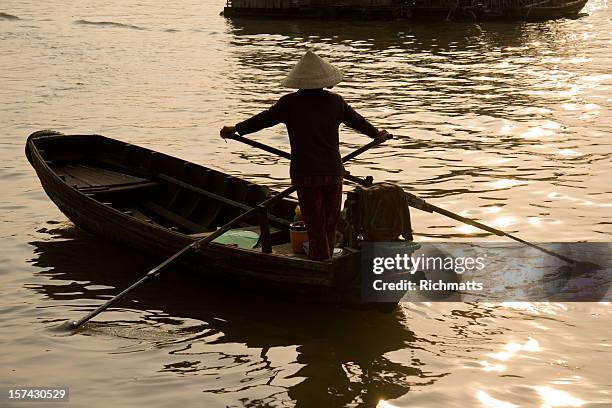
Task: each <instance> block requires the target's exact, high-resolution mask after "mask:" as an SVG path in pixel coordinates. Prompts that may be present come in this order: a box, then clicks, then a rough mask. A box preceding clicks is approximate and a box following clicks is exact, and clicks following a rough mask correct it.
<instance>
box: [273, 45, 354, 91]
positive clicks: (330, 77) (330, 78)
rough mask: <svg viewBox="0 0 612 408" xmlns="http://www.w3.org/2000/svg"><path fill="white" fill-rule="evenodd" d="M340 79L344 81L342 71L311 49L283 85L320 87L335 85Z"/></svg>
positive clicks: (299, 87) (306, 87) (303, 87)
mask: <svg viewBox="0 0 612 408" xmlns="http://www.w3.org/2000/svg"><path fill="white" fill-rule="evenodd" d="M340 81H342V73H341V72H340V71H339V70H338V69H336V68H334V66H333V65H332V64H330V63H329V62H327V61H325V60H324V59H323V58H321V57H319V56H318V55H317V54H315V53H314V52H312V51H310V50H309V51H307V52H306V54H304V56H303V57H302V58H301V59H300V61H299V62H298V63H297V64H295V66H294V67H293V69H292V70H291V72H289V75H287V78H285V79H284V80H283V82H282V85H283V86H285V87H287V88H297V89H319V88H327V87H330V86H334V85H336V84H337V83H338V82H340Z"/></svg>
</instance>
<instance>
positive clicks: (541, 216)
mask: <svg viewBox="0 0 612 408" xmlns="http://www.w3.org/2000/svg"><path fill="white" fill-rule="evenodd" d="M222 6H223V2H222V1H215V2H213V1H208V0H205V1H204V2H196V1H189V0H181V1H179V2H174V3H168V2H161V1H149V2H145V3H143V2H120V1H108V2H103V3H100V2H94V1H80V2H74V4H73V3H70V2H59V1H56V0H52V1H49V2H28V1H26V2H17V1H13V0H4V1H3V2H2V3H1V4H0V72H2V76H1V80H0V85H1V86H0V119H1V120H0V129H1V130H2V137H1V139H0V143H1V145H0V146H1V150H0V159H1V161H2V164H1V165H0V180H1V183H2V196H1V197H0V211H1V214H2V215H1V217H0V223H1V224H0V234H1V237H2V252H1V255H0V259H1V260H2V261H1V263H0V285H1V286H0V287H2V301H1V305H2V308H1V309H0V327H1V329H0V330H1V331H0V338H1V339H2V352H1V353H0V367H1V368H0V370H1V371H0V373H1V377H0V379H1V380H0V383H1V384H0V385H6V386H24V385H41V386H50V385H57V386H69V387H70V398H71V402H70V406H88V407H89V406H109V405H113V404H114V405H116V406H140V405H145V404H146V405H147V406H150V407H167V406H176V405H178V404H183V405H185V406H195V405H199V406H274V407H279V406H300V407H316V406H321V407H323V406H330V407H331V406H363V407H366V406H374V405H376V404H378V405H379V406H380V407H391V406H398V407H403V406H406V407H407V406H410V407H439V406H447V407H465V406H485V407H504V408H505V407H515V406H520V407H531V406H533V407H579V406H582V407H610V406H612V395H611V393H612V384H611V381H610V376H609V366H610V334H611V333H610V329H609V327H610V323H611V321H612V312H611V310H610V307H609V305H608V304H596V303H586V304H569V303H568V304H562V303H552V304H527V303H526V304H462V303H456V304H454V303H453V304H405V305H404V306H403V307H402V308H401V309H400V310H398V311H397V312H396V313H393V314H386V315H385V314H380V313H375V312H355V311H347V310H335V309H332V310H330V309H329V308H317V307H304V306H300V305H291V304H286V303H277V302H275V301H273V300H270V299H261V298H258V297H257V296H255V295H252V294H245V293H243V292H238V293H237V292H235V291H231V290H228V289H220V288H216V287H210V286H209V284H208V283H206V282H199V281H195V282H194V281H193V278H190V277H189V276H186V274H182V273H181V271H177V272H173V273H172V274H170V275H169V276H167V277H165V278H163V279H162V280H161V281H159V282H156V283H153V284H151V285H150V286H147V287H145V288H143V289H141V290H139V291H138V292H137V293H136V294H135V295H134V297H132V298H130V300H127V301H124V302H123V303H122V304H120V307H119V308H117V309H113V310H112V311H110V312H106V313H104V314H103V315H100V316H99V317H98V318H97V319H96V322H95V323H92V324H91V325H88V326H87V327H85V328H84V329H83V330H82V331H80V332H78V333H77V334H74V335H70V336H67V335H65V334H63V333H58V332H55V331H53V330H52V328H53V327H54V326H55V325H57V324H59V323H60V322H63V321H64V320H65V319H67V318H71V319H75V318H77V317H80V316H82V315H83V314H84V313H86V312H87V311H89V310H91V309H92V307H94V306H96V305H99V304H100V303H101V302H102V301H104V300H106V299H108V298H109V297H110V296H112V295H113V294H115V293H117V292H118V290H120V289H122V288H123V287H125V286H127V285H128V284H129V283H131V282H132V281H133V280H135V279H137V278H138V277H139V276H140V275H141V274H142V273H144V271H146V270H147V269H148V268H149V267H151V266H152V265H151V262H150V261H148V260H147V259H144V258H142V257H136V258H135V257H133V256H131V255H130V254H129V253H126V252H125V251H124V250H123V249H121V248H117V247H115V246H112V245H110V244H108V243H105V242H101V241H100V240H97V239H95V238H93V237H91V236H89V235H87V234H85V233H84V232H82V231H80V230H78V229H76V228H74V227H73V226H72V225H71V224H70V222H68V221H67V220H66V219H65V217H64V216H63V215H62V214H61V213H60V212H59V211H58V210H57V209H56V208H55V206H54V205H53V204H52V203H51V202H50V200H49V199H48V198H47V197H46V196H45V194H44V193H43V191H42V189H41V188H40V185H39V182H38V180H37V179H36V177H35V174H34V172H33V171H32V169H31V168H30V166H29V164H28V163H27V161H26V159H25V157H24V155H23V147H24V141H25V137H26V136H27V135H28V134H29V133H31V132H33V131H35V130H39V129H43V128H52V129H55V130H59V131H63V132H66V133H100V134H105V135H107V136H111V137H115V138H119V139H122V140H126V141H129V142H132V143H135V144H140V145H143V146H146V147H149V148H153V149H155V150H160V151H163V152H165V153H169V154H172V155H175V156H179V157H182V158H185V159H187V160H190V161H195V162H199V163H204V164H207V165H209V166H212V167H214V168H217V169H220V170H223V171H226V172H230V173H232V174H236V175H241V176H243V177H245V178H249V179H252V180H255V181H257V182H260V183H264V184H266V185H269V186H271V187H275V188H280V187H284V186H287V185H288V178H287V176H288V166H287V163H286V161H285V160H283V159H279V158H276V157H272V156H270V155H267V154H264V153H260V152H257V151H253V150H252V149H251V148H249V147H246V146H244V145H239V144H238V143H236V142H229V143H227V144H226V143H224V142H223V141H222V140H220V139H219V138H218V137H217V134H218V129H219V128H220V127H221V126H222V125H224V124H234V123H235V122H236V121H239V120H242V119H244V118H246V117H248V116H249V115H250V114H253V113H255V112H258V111H259V110H261V109H263V108H265V107H267V106H268V105H269V104H271V103H272V102H273V101H274V100H275V99H277V98H278V97H279V96H280V95H282V93H283V92H285V90H283V89H282V88H280V86H279V85H278V84H279V82H280V79H281V78H282V77H283V76H284V75H285V74H286V72H287V71H288V69H289V68H290V67H291V66H292V64H293V63H294V62H295V61H296V60H297V58H298V57H299V56H300V55H301V54H302V53H303V52H304V51H305V50H306V49H307V48H308V47H315V48H316V49H317V50H318V51H319V52H320V53H321V54H322V55H324V56H326V57H328V58H329V59H330V60H331V61H332V62H334V63H336V64H337V65H338V66H339V67H340V68H342V69H343V70H344V71H345V73H346V79H347V80H346V81H345V82H344V83H342V84H341V85H339V86H338V87H337V88H336V90H337V91H338V92H339V93H341V94H342V95H343V96H344V97H345V98H346V99H347V100H348V101H349V102H350V103H351V104H353V105H354V106H355V107H356V108H357V109H358V110H359V111H360V112H361V113H362V114H364V115H365V116H367V117H368V118H370V119H371V120H372V121H373V122H374V123H375V124H376V125H377V126H380V127H383V128H386V129H388V130H390V131H392V132H393V133H395V134H396V135H398V138H397V139H396V140H394V141H392V142H389V143H387V144H386V145H385V146H384V147H381V148H379V149H377V150H375V151H371V152H369V153H367V154H366V155H363V156H362V157H361V158H360V159H358V160H355V161H353V162H352V164H351V165H350V170H351V171H352V173H353V174H357V175H372V176H374V177H375V179H377V180H391V181H395V182H398V183H400V184H401V185H402V186H404V187H407V188H410V190H411V191H413V192H415V193H416V194H419V195H421V196H423V197H424V198H427V199H429V200H431V202H432V203H434V204H436V205H439V206H441V207H444V208H447V209H449V210H451V211H455V212H459V213H461V214H463V215H467V216H471V217H476V218H478V219H480V220H481V221H483V222H485V223H488V224H492V225H494V226H496V227H501V228H504V229H506V230H508V231H512V232H515V233H516V234H517V235H519V236H521V237H523V238H526V239H529V240H534V241H548V240H552V239H554V240H562V241H573V240H588V241H610V235H611V234H612V226H611V225H612V217H611V214H612V212H611V210H610V207H611V206H612V204H611V203H612V199H611V198H612V190H611V189H610V182H609V175H610V170H611V167H610V164H611V161H610V151H611V149H610V148H611V144H612V143H611V142H610V130H609V124H610V119H611V116H612V88H611V86H612V74H610V72H611V67H612V47H611V44H612V23H611V18H612V14H611V13H612V12H611V11H610V10H609V8H608V5H607V3H606V2H605V1H601V0H591V1H590V2H589V4H588V5H587V7H586V9H585V12H586V13H587V15H585V16H583V17H581V18H579V19H576V20H560V21H553V22H544V23H529V24H505V23H495V24H447V23H440V24H430V25H424V24H417V23H405V22H394V23H381V22H342V23H338V22H308V21H301V22H284V21H275V22H264V21H234V22H231V21H228V20H225V19H224V18H222V17H221V16H219V15H218V14H219V11H220V10H221V9H222ZM255 137H256V138H257V139H258V140H260V141H262V142H264V143H268V144H271V145H274V146H277V147H281V148H287V147H288V143H287V139H286V135H285V134H284V129H282V128H281V127H277V128H273V129H269V130H266V131H262V132H261V133H259V134H258V135H257V136H255ZM342 139H343V146H342V149H343V151H349V150H350V149H353V148H355V147H357V146H359V145H361V144H363V143H364V142H366V141H367V140H366V139H364V138H363V137H361V136H359V135H357V134H355V133H354V132H352V131H349V130H346V129H345V130H343V133H342ZM413 222H414V227H415V230H416V232H417V233H418V235H417V239H419V240H445V239H451V238H452V239H468V238H464V237H465V236H466V234H467V235H468V237H469V239H491V237H489V236H483V235H482V234H480V232H478V231H475V230H473V229H472V228H468V227H464V226H460V225H458V224H456V223H455V222H453V221H450V220H446V219H444V218H441V217H439V216H435V215H431V214H423V213H418V212H416V211H413ZM2 404H4V402H3V403H2Z"/></svg>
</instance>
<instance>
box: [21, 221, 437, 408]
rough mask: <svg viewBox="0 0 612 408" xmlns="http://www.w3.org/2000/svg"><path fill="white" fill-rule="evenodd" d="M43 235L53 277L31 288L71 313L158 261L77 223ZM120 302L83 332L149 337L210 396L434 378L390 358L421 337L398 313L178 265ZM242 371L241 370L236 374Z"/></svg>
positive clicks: (370, 387) (37, 253) (343, 389)
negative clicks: (257, 292) (216, 277)
mask: <svg viewBox="0 0 612 408" xmlns="http://www.w3.org/2000/svg"><path fill="white" fill-rule="evenodd" d="M39 232H43V233H48V234H50V236H51V237H50V239H43V240H37V241H34V242H30V245H32V246H33V247H34V248H35V249H34V258H33V259H32V260H31V263H32V264H33V265H35V266H37V267H41V268H44V270H43V271H42V272H40V273H41V274H42V275H46V276H48V277H49V283H48V284H42V285H38V286H33V287H32V288H33V289H34V290H35V291H37V292H39V293H41V294H43V295H44V296H46V297H47V298H48V299H49V301H50V302H52V303H55V304H58V305H61V307H62V309H65V308H66V305H68V307H71V308H72V311H73V314H72V316H71V317H77V315H81V314H82V313H83V312H84V307H83V304H84V302H87V304H88V306H87V309H90V308H93V307H94V306H97V305H98V304H99V303H101V302H102V301H103V300H106V299H107V298H108V297H110V296H112V295H114V294H116V293H117V292H118V291H119V290H121V289H123V288H125V287H127V286H128V285H129V284H131V283H132V282H133V281H134V280H136V279H137V278H138V277H140V276H141V275H142V274H143V273H145V271H147V270H148V269H149V268H150V267H151V266H153V264H152V263H151V262H148V261H147V260H146V259H145V258H144V256H134V253H133V252H127V251H125V250H123V249H122V248H119V247H117V246H113V245H111V244H109V243H106V242H105V241H101V240H99V239H96V238H95V237H93V236H90V235H88V234H86V233H84V232H82V231H81V230H79V229H77V228H74V227H66V226H58V228H54V229H52V230H41V231H39ZM120 307H123V308H124V309H113V310H112V311H110V312H109V313H110V314H111V315H112V316H113V317H112V322H99V321H100V320H103V319H104V314H103V315H101V316H100V317H98V318H97V319H98V322H90V323H88V324H87V325H85V326H84V329H83V330H82V331H79V332H78V334H80V335H87V336H107V335H111V336H119V337H124V338H130V339H143V340H144V339H146V340H148V341H151V340H152V341H153V344H154V347H157V348H159V349H160V350H166V349H167V350H168V352H167V353H163V354H162V356H163V358H161V360H163V361H160V364H162V367H160V368H159V370H158V372H162V373H166V374H168V375H172V376H176V375H179V376H180V375H186V374H189V375H195V376H201V382H202V387H203V388H205V389H204V390H203V391H204V392H207V393H214V394H224V393H233V392H240V391H241V390H245V389H248V388H255V387H263V388H262V389H264V390H265V391H263V392H259V391H256V390H252V392H250V393H249V394H248V395H249V398H257V399H256V400H252V401H250V402H251V403H252V404H255V405H257V406H260V405H265V404H267V403H270V402H271V401H277V400H278V399H287V397H288V398H289V399H291V400H294V401H296V402H297V404H296V405H297V406H322V407H323V406H345V405H346V404H349V403H351V402H353V403H355V402H356V403H357V405H363V406H372V405H375V404H376V403H377V402H378V401H379V400H381V399H387V400H388V399H395V398H398V397H400V396H402V395H404V394H405V393H407V392H408V391H409V389H410V386H411V385H413V384H419V383H431V381H432V376H431V373H430V374H429V375H428V377H427V378H425V375H424V372H423V371H422V369H421V368H420V365H422V364H421V363H420V362H419V361H418V359H414V360H413V361H412V362H407V363H399V362H395V361H391V360H390V358H389V357H388V356H387V354H388V353H390V352H393V351H395V350H403V349H406V348H410V347H411V343H413V342H414V341H415V339H416V338H415V336H414V333H413V332H412V331H410V330H409V329H408V328H407V326H406V324H405V316H404V314H403V313H402V311H401V310H398V311H396V312H393V313H380V312H376V311H356V310H347V309H342V308H337V307H323V306H313V305H301V304H296V303H286V302H278V301H272V300H269V299H265V298H263V299H262V298H261V297H256V296H254V295H250V294H248V293H246V294H245V292H244V291H243V290H241V291H238V290H231V289H230V288H227V287H221V286H214V285H213V284H212V283H210V282H207V281H204V280H199V279H197V278H193V277H192V276H190V275H189V274H188V273H187V271H184V270H178V269H175V270H171V271H168V272H167V273H166V274H164V275H162V276H161V277H160V278H159V279H158V280H156V281H154V282H152V283H151V284H149V285H148V286H145V287H142V288H141V289H139V290H138V291H137V292H136V293H134V294H133V295H132V297H131V298H130V299H128V300H124V301H123V302H122V304H120ZM134 316H137V317H136V318H135V317H134ZM54 324H55V323H54ZM147 333H149V334H147ZM237 349H239V350H238V351H237ZM287 350H292V351H291V352H289V353H288V354H289V357H290V358H289V359H288V360H287V359H286V358H283V359H281V360H282V363H281V364H280V365H279V362H278V358H277V357H275V356H278V355H279V353H281V354H282V353H285V354H286V353H287ZM140 351H144V350H141V349H138V350H136V351H134V352H140ZM122 352H125V351H122ZM214 355H216V356H217V359H215V357H213V356H214ZM168 360H169V361H168ZM156 362H157V360H156ZM226 370H229V372H231V373H232V374H224V373H225V372H226ZM236 370H243V372H241V373H240V375H238V378H236V375H235V374H236ZM213 374H214V376H215V378H216V379H217V380H216V381H215V380H211V375H213ZM435 377H436V376H433V378H434V379H435ZM209 381H213V384H212V385H211V384H209ZM266 387H270V389H271V390H267V388H266ZM272 389H273V391H272Z"/></svg>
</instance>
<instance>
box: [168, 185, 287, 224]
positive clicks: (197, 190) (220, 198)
mask: <svg viewBox="0 0 612 408" xmlns="http://www.w3.org/2000/svg"><path fill="white" fill-rule="evenodd" d="M158 177H159V179H160V180H163V181H166V182H168V183H171V184H175V185H177V186H179V187H182V188H185V189H187V190H190V191H193V192H194V193H198V194H201V195H203V196H205V197H208V198H212V199H213V200H216V201H219V202H222V203H223V204H227V205H231V206H233V207H237V208H240V209H242V210H245V211H248V210H252V209H253V207H251V206H248V205H246V204H244V203H240V202H238V201H235V200H232V199H230V198H227V197H223V196H221V195H218V194H215V193H213V192H210V191H207V190H204V189H203V188H200V187H197V186H194V185H191V184H188V183H185V182H184V181H181V180H178V179H175V178H174V177H170V176H168V175H166V174H159V176H158ZM268 219H269V220H270V221H273V222H276V223H278V224H281V225H284V226H287V227H288V226H289V224H290V222H289V220H286V219H284V218H280V217H276V216H274V215H272V214H269V215H268Z"/></svg>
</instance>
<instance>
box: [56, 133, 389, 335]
mask: <svg viewBox="0 0 612 408" xmlns="http://www.w3.org/2000/svg"><path fill="white" fill-rule="evenodd" d="M383 142H384V141H381V140H374V141H372V142H370V143H368V144H367V145H365V146H362V147H360V148H359V149H357V150H355V151H354V152H352V153H349V154H347V155H346V156H344V157H343V158H342V162H343V163H344V162H346V161H348V160H351V159H353V158H355V157H356V156H358V155H360V154H361V153H363V152H365V151H366V150H368V149H370V148H371V147H373V146H376V145H378V144H380V143H383ZM295 190H296V188H295V186H291V187H288V188H286V189H285V190H283V191H281V192H280V193H278V194H276V195H274V196H273V197H270V198H268V199H267V200H265V201H263V202H262V203H261V204H259V205H258V206H257V207H254V208H252V209H250V210H248V211H247V212H245V213H243V214H242V215H239V216H238V217H236V218H234V219H233V220H231V221H230V222H228V223H227V224H225V225H224V226H222V227H221V228H219V229H217V230H216V231H215V232H213V233H212V234H210V235H208V236H206V237H204V238H202V239H200V240H197V241H194V242H192V243H191V244H189V245H187V246H186V247H185V248H183V249H181V250H180V251H179V252H177V253H175V254H174V255H172V256H171V257H170V258H168V259H166V260H165V261H164V262H162V263H161V264H159V265H157V266H156V267H155V268H153V269H151V270H150V271H149V272H148V273H147V274H146V275H145V276H143V277H142V278H141V279H139V280H138V281H136V282H135V283H133V284H132V285H131V286H129V287H128V288H127V289H125V290H123V291H122V292H121V293H119V294H118V295H116V296H115V297H114V298H112V299H110V300H108V301H107V302H105V303H104V304H102V305H101V306H99V307H98V308H97V309H96V310H94V311H92V312H91V313H88V314H87V315H86V316H83V317H82V318H81V319H79V320H77V321H67V322H66V323H64V324H63V325H61V326H60V329H66V330H76V329H77V328H79V327H80V326H82V325H83V324H84V323H86V322H88V321H89V320H91V319H93V318H94V317H95V316H97V315H99V314H100V313H102V312H103V311H104V310H106V309H108V308H109V307H111V306H112V305H114V304H115V303H117V302H119V301H120V300H121V299H123V298H124V297H126V296H127V295H128V294H129V293H131V292H133V291H134V290H136V289H137V288H139V287H140V286H142V285H144V284H145V283H147V282H149V281H150V280H152V279H154V278H156V277H157V276H159V275H160V274H161V273H162V272H163V271H164V270H165V269H164V268H165V267H167V266H168V265H170V264H172V263H174V262H175V261H176V260H177V259H179V258H180V257H181V256H182V255H183V254H185V253H186V252H188V251H190V250H191V249H194V248H201V247H203V246H205V245H208V244H209V243H210V242H212V241H213V240H214V239H215V238H217V237H219V236H221V235H223V234H224V233H226V232H227V231H229V230H230V229H232V228H233V227H234V226H235V225H236V224H238V223H240V222H241V221H244V220H246V219H248V218H249V217H251V216H252V215H253V214H254V213H255V212H256V211H260V209H261V208H264V207H269V206H271V205H272V204H274V203H275V202H277V201H279V200H281V199H282V198H284V197H287V196H288V195H289V194H291V193H293V192H294V191H295Z"/></svg>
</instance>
